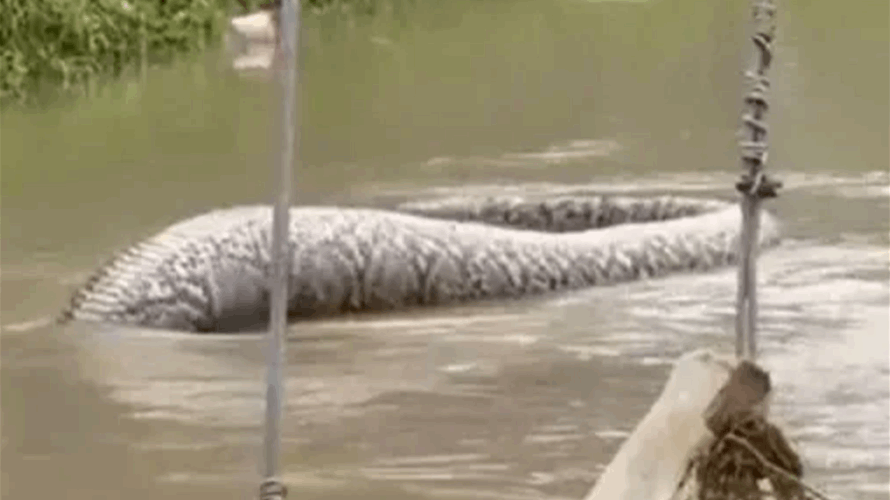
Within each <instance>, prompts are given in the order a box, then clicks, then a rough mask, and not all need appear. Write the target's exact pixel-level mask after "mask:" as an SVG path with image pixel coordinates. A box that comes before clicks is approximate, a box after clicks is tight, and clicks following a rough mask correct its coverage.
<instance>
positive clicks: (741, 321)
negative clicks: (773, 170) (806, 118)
mask: <svg viewBox="0 0 890 500" xmlns="http://www.w3.org/2000/svg"><path fill="white" fill-rule="evenodd" d="M775 12H776V8H775V6H774V5H773V3H772V0H754V5H753V12H752V16H753V18H754V35H753V37H752V39H753V41H754V45H755V47H756V48H757V51H756V53H755V61H754V67H753V68H752V69H751V70H749V71H747V72H746V74H745V76H747V77H748V79H749V80H750V81H751V84H752V85H751V88H750V89H749V90H748V92H747V93H746V94H745V108H746V109H745V112H744V114H743V116H742V121H743V122H744V124H745V127H746V132H747V134H746V137H745V139H744V140H743V141H742V142H741V144H740V145H741V150H742V153H741V156H742V166H743V168H745V169H746V171H745V172H744V173H743V174H742V176H741V179H740V180H739V182H738V183H737V184H736V189H738V190H739V192H741V193H742V206H741V210H742V231H741V236H740V238H739V239H740V241H739V275H738V295H737V297H736V324H735V329H736V357H737V358H739V359H747V360H750V361H754V359H755V358H756V356H757V343H756V333H757V241H758V235H759V232H760V208H761V204H762V202H763V199H765V198H772V197H775V196H776V191H777V189H778V188H779V187H781V184H780V183H778V182H775V181H772V180H770V179H769V178H767V177H766V175H765V174H764V173H763V167H764V166H766V160H767V141H766V136H767V127H766V122H765V119H766V112H767V108H768V104H767V99H766V94H767V91H768V90H769V79H768V78H767V76H766V72H767V70H768V69H769V66H770V63H771V62H772V57H773V53H772V42H773V37H774V34H775V25H774V17H775Z"/></svg>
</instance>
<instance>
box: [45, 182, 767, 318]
mask: <svg viewBox="0 0 890 500" xmlns="http://www.w3.org/2000/svg"><path fill="white" fill-rule="evenodd" d="M271 217H272V209H271V207H270V206H261V205H256V206H238V207H232V208H226V209H220V210H215V211H211V212H208V213H205V214H203V215H199V216H196V217H194V218H191V219H187V220H185V221H182V222H179V223H176V224H174V225H172V226H170V227H168V228H167V229H165V230H163V231H161V232H160V233H158V234H156V235H155V236H152V237H150V238H148V239H146V240H144V241H143V242H141V243H138V244H136V245H134V246H132V247H130V248H128V249H126V250H124V251H122V252H120V253H118V254H117V255H115V256H114V257H113V258H112V259H111V260H110V261H108V262H107V263H106V264H105V265H103V266H101V267H100V268H99V269H98V270H96V271H95V272H94V274H93V275H92V277H91V278H89V280H88V281H87V282H86V283H85V284H83V285H82V286H81V287H80V288H79V289H77V290H76V291H75V292H74V295H73V296H72V299H71V302H70V304H69V306H68V307H67V308H66V309H65V311H64V312H63V314H62V316H61V317H60V319H61V320H62V321H69V320H84V321H97V322H104V323H119V324H130V325H138V326H143V327H155V328H163V329H171V330H184V331H191V332H230V331H242V330H245V329H249V328H255V327H256V326H258V325H261V324H262V323H264V322H265V320H266V319H267V318H268V314H269V292H268V288H267V285H266V277H267V275H268V273H269V272H270V271H271V265H270V258H269V256H270V241H271ZM740 224H741V222H740V210H739V208H738V205H737V204H734V203H728V202H723V201H717V200H706V199H696V198H682V197H672V196H664V197H646V198H631V197H613V196H560V197H542V198H538V199H536V198H533V197H525V198H523V197H478V198H471V197H454V198H445V199H440V200H433V201H424V202H414V203H405V204H402V205H400V206H398V207H396V208H395V209H394V210H382V209H372V208H341V207H294V208H292V209H291V211H290V239H289V244H290V255H291V256H292V259H291V261H290V267H291V269H290V273H289V276H290V280H289V300H288V304H289V306H288V307H289V316H291V319H297V318H307V317H314V316H329V315H337V314H343V313H350V312H359V311H386V310H394V309H402V308H408V307H414V306H421V305H434V304H449V303H460V302H467V301H473V300H480V299H499V298H509V297H521V296H529V295H534V294H541V293H545V292H553V291H558V290H570V289H578V288H583V287H590V286H597V285H608V284H616V283H620V282H626V281H631V280H637V279H645V278H649V277H655V276H661V275H665V274H668V273H675V272H684V271H687V272H688V271H698V270H707V269H713V268H715V267H718V266H723V265H727V264H730V263H732V262H734V261H735V258H736V255H737V245H738V237H739V232H740ZM779 236H780V231H779V224H778V222H777V221H776V219H775V218H774V217H773V215H771V214H770V213H768V212H763V213H762V216H761V230H760V245H761V246H763V247H768V246H772V245H775V244H776V243H778V241H779Z"/></svg>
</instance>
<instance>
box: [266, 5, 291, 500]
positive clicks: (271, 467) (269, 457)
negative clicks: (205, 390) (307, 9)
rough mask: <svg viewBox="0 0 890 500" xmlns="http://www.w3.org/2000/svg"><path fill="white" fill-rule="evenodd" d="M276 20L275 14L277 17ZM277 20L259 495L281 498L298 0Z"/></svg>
mask: <svg viewBox="0 0 890 500" xmlns="http://www.w3.org/2000/svg"><path fill="white" fill-rule="evenodd" d="M273 18H274V16H273ZM277 20H278V23H279V26H278V29H277V32H278V37H277V44H278V47H277V53H276V59H277V61H275V67H274V71H276V72H277V74H278V81H279V84H280V90H281V133H282V137H281V152H280V155H281V156H280V163H279V164H278V165H277V169H276V170H277V175H276V177H277V179H276V180H277V182H276V184H277V186H276V187H277V193H276V195H275V206H274V209H273V213H272V252H271V256H272V276H271V280H270V288H271V292H272V293H271V296H272V297H271V307H270V313H269V335H268V373H267V377H266V422H265V424H266V425H265V437H264V441H263V456H264V459H263V477H264V481H263V483H262V484H261V486H260V499H261V500H273V499H283V498H284V497H286V496H287V490H286V488H285V487H284V485H283V484H282V483H281V482H280V480H279V478H278V475H279V459H280V455H281V416H282V406H283V402H284V363H285V361H284V347H285V335H286V330H287V295H288V294H287V284H288V276H289V274H290V272H289V271H290V252H289V251H288V250H289V248H290V244H289V234H288V233H289V230H288V227H289V225H290V221H289V210H290V189H291V171H292V169H293V167H294V152H295V149H296V147H297V137H298V135H299V131H298V129H297V127H298V124H297V109H296V108H297V83H298V80H297V66H298V65H297V55H298V54H297V47H298V39H299V30H300V26H299V23H300V1H299V0H281V2H280V5H279V11H278V16H277Z"/></svg>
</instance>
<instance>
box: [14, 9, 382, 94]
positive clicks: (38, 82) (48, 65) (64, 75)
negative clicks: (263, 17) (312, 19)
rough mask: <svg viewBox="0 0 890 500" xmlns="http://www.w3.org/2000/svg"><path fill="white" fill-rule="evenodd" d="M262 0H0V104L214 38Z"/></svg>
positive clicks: (82, 83)
mask: <svg viewBox="0 0 890 500" xmlns="http://www.w3.org/2000/svg"><path fill="white" fill-rule="evenodd" d="M265 3H268V0H244V1H240V0H0V104H6V103H10V102H16V103H20V104H21V103H28V102H31V101H34V100H35V98H36V96H37V95H38V94H39V93H40V89H43V88H48V89H51V91H52V93H57V92H55V91H56V90H58V89H61V90H62V91H63V92H64V93H77V92H83V91H84V90H85V89H87V88H88V87H89V85H91V84H92V83H94V82H96V81H98V80H102V79H104V78H107V77H114V76H117V75H120V74H121V73H122V72H124V71H126V70H127V69H131V68H137V67H139V66H140V65H141V64H147V65H154V64H159V63H166V62H169V61H170V60H172V59H173V58H174V57H176V56H177V55H182V54H186V53H190V52H195V51H198V50H201V49H203V48H204V47H206V46H207V45H208V44H212V43H215V42H216V41H218V40H220V38H221V31H222V30H223V29H224V27H225V23H226V19H227V18H228V17H229V16H230V15H232V14H234V13H241V12H242V11H244V10H245V8H244V7H245V6H246V7H247V10H250V11H252V10H254V9H255V8H257V7H259V6H261V5H263V4H265ZM376 3H377V0H303V9H304V11H305V12H306V13H308V14H313V15H322V14H326V13H336V14H338V15H339V14H346V15H354V14H358V15H363V14H371V13H373V12H374V10H375V6H376Z"/></svg>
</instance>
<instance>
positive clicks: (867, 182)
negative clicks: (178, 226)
mask: <svg viewBox="0 0 890 500" xmlns="http://www.w3.org/2000/svg"><path fill="white" fill-rule="evenodd" d="M392 4H395V2H393V3H392ZM415 4H416V5H414V6H413V7H410V8H408V7H404V8H390V7H386V8H383V9H382V10H381V11H380V12H378V13H377V14H375V15H374V16H372V17H370V18H367V19H356V20H353V21H351V22H346V21H342V20H340V21H338V20H336V19H332V18H329V17H326V18H310V19H307V20H306V23H305V25H304V27H305V33H304V38H303V47H304V50H303V54H302V55H303V61H302V64H303V69H304V75H305V81H304V85H303V88H302V101H301V106H302V120H303V123H304V132H303V137H302V148H301V151H300V158H301V163H300V166H299V169H298V170H297V173H296V175H295V189H296V193H295V198H296V200H297V203H299V204H337V205H368V206H391V205H392V204H393V203H395V202H398V201H403V200H413V199H424V198H429V197H433V196H439V195H443V194H445V195H448V194H458V193H460V194H473V193H478V194H480V195H481V194H489V193H500V194H503V193H522V192H535V193H540V192H544V193H566V192H598V193H631V194H643V195H647V194H653V193H657V194H683V195H688V196H704V197H719V198H726V199H735V198H734V193H733V191H732V184H733V182H734V180H735V179H736V177H737V175H738V161H737V150H736V146H735V141H736V137H735V133H736V129H737V128H738V124H739V115H740V110H741V94H742V77H741V74H740V73H741V69H742V67H743V65H744V63H745V61H746V60H747V57H748V56H749V55H750V53H751V44H750V42H748V41H747V39H746V38H745V30H746V29H747V28H748V26H749V25H748V21H749V18H748V8H747V3H746V2H696V1H692V0H662V1H654V0H653V1H650V2H646V1H633V2H630V1H623V2H622V1H614V2H595V1H581V0H555V1H547V2H543V1H541V2H532V1H518V0H510V1H473V2H470V1H465V0H454V1H449V2H415ZM778 4H779V9H780V10H779V40H778V47H777V52H776V61H775V64H774V66H773V67H772V69H771V72H770V75H771V76H772V77H773V82H772V83H773V88H772V94H771V104H772V106H771V108H770V115H769V117H768V121H769V124H770V126H771V134H770V141H771V143H770V146H771V154H770V166H769V168H770V169H772V170H773V171H774V172H775V174H776V175H777V176H778V177H779V178H781V179H782V180H783V181H784V183H785V189H783V190H782V191H781V196H780V197H779V198H778V199H776V200H773V201H770V202H769V203H768V208H769V209H770V210H772V211H774V212H775V213H776V214H777V215H778V216H779V218H780V219H781V220H782V221H783V224H784V226H785V228H784V231H785V234H786V236H787V237H786V239H785V241H784V243H783V245H782V246H780V247H779V248H776V249H773V250H770V251H768V252H766V253H765V254H764V255H762V256H761V257H760V259H759V261H758V266H759V268H758V269H759V273H760V274H759V277H760V283H761V287H760V289H759V293H760V307H761V309H760V319H761V323H760V346H761V349H762V350H761V356H760V361H761V362H762V364H763V365H764V366H765V367H766V368H767V369H769V370H770V371H771V373H772V377H773V383H774V387H775V388H776V394H775V404H774V406H773V408H772V414H773V415H774V417H775V418H776V419H777V420H778V421H779V422H781V423H782V424H783V425H784V426H785V429H786V430H787V433H788V435H789V436H790V437H791V438H792V440H793V441H794V442H795V443H796V444H797V445H798V447H799V448H800V451H801V454H802V455H803V457H804V460H805V464H806V467H807V469H806V473H807V477H808V478H809V480H810V481H811V482H812V483H813V484H815V485H817V486H818V487H820V488H822V489H823V490H825V491H827V492H829V493H831V494H833V495H834V496H835V497H836V498H846V499H848V500H854V499H869V500H871V499H887V498H890V489H888V483H890V432H888V426H890V423H888V421H890V346H888V342H890V321H888V317H890V305H888V304H890V286H888V283H890V270H888V262H890V259H888V245H890V221H888V213H890V176H888V161H890V151H888V139H890V124H888V116H890V106H888V88H890V82H888V75H890V68H888V61H890V53H888V47H890V36H888V31H890V30H888V23H887V19H888V18H890V13H888V4H887V2H877V1H876V2H857V3H855V5H854V4H852V3H851V4H849V5H841V4H839V3H837V2H827V1H803V0H794V1H780V2H778ZM387 5H390V4H389V3H387ZM274 96H275V92H274V86H272V85H271V84H270V82H268V81H266V80H265V79H263V78H239V77H237V76H235V75H233V74H231V72H229V71H227V70H226V68H225V65H224V59H223V56H222V55H221V54H220V53H218V52H208V53H207V54H203V55H200V56H196V57H195V58H193V59H190V60H187V61H181V62H178V63H177V64H175V65H173V66H172V67H165V68H155V69H153V70H152V71H150V72H149V74H148V75H147V76H146V78H145V80H144V81H140V80H138V79H136V80H127V79H125V80H122V81H120V82H117V83H114V84H111V85H109V86H107V87H105V88H102V89H100V90H97V91H96V92H95V95H93V96H91V97H88V98H83V99H78V100H75V101H73V102H64V103H58V104H55V105H52V106H48V107H45V108H41V109H39V110H29V111H22V110H13V109H9V110H4V111H3V114H2V122H0V125H2V127H0V140H2V148H0V160H2V197H0V198H2V240H0V241H2V257H0V259H2V260H0V264H2V266H0V267H2V311H0V313H2V327H3V330H2V337H0V340H2V360H0V370H2V386H0V389H2V493H3V498H9V499H31V498H34V499H36V498H67V499H76V500H87V499H89V500H92V499H97V498H124V497H125V498H129V499H131V500H143V499H145V500H147V499H159V498H188V499H192V500H195V499H207V500H210V499H220V498H250V497H251V496H252V495H255V491H256V488H257V485H258V484H259V476H258V473H257V470H258V465H259V461H260V444H261V441H262V429H261V427H260V423H261V421H262V414H263V410H264V402H263V376H264V363H263V351H262V348H263V345H264V344H263V343H262V338H261V337H259V336H258V335H230V336H224V335H210V336H195V335H184V334H179V333H175V332H160V331H147V330H140V329H136V328H130V327H121V326H101V325H91V324H83V323H73V324H70V325H67V326H64V327H60V326H56V325H53V324H51V323H49V322H48V319H49V318H51V317H52V316H53V315H54V314H56V313H57V311H58V310H59V309H60V308H61V307H62V306H63V305H64V303H65V301H66V299H67V297H68V295H69V294H70V292H71V291H72V290H73V288H74V287H75V286H77V285H78V284H79V283H82V282H83V280H84V279H85V278H86V276H87V275H88V274H89V273H90V271H91V270H92V269H94V268H95V267H96V266H97V265H99V264H100V263H101V262H103V261H104V260H105V259H107V258H108V257H109V256H110V255H112V253H113V252H115V251H116V250H119V249H121V248H123V247H125V246H126V245H128V244H131V243H134V242H136V241H138V240H139V239H141V238H144V237H147V236H149V235H151V234H152V233H153V232H155V231H157V230H159V229H161V228H163V227H165V226H166V225H168V224H171V223H173V222H174V221H177V220H179V219H182V218H185V217H188V216H192V215H195V214H197V213H200V212H202V211H205V210H209V209H211V208H214V207H220V206H227V205H233V204H241V203H256V202H265V201H267V200H270V199H271V187H270V184H271V182H270V181H271V179H272V178H273V177H272V172H271V166H272V164H273V161H274V159H275V158H276V153H275V150H274V146H275V143H276V133H277V129H276V126H277V125H276V123H277V122H276V113H275V105H276V103H275V100H274ZM735 286H736V284H735V270H734V269H731V268H727V269H722V270H717V271H715V272H709V273H704V274H687V275H683V274H678V275H673V276H670V277H667V278H664V279H655V280H650V281H641V282H636V283H631V284H626V285H620V286H614V287H605V288H597V289H590V290H585V291H580V292H573V293H566V294H559V295H555V296H548V297H539V298H533V299H528V300H520V301H497V302H491V303H484V304H474V305H469V306H461V307H448V308H433V309H424V310H416V311H407V312H402V313H393V314H375V315H366V316H355V317H349V318H340V319H331V320H324V321H311V322H303V323H298V324H294V325H292V326H291V328H290V339H289V342H288V345H287V347H288V350H287V362H288V366H287V372H286V380H287V405H286V410H285V419H284V424H283V425H284V429H283V430H284V437H283V439H284V442H283V453H284V456H283V461H284V472H285V474H284V479H285V481H286V483H287V484H288V486H289V488H290V494H289V497H290V498H300V499H311V498H325V499H338V498H339V499H351V498H367V499H432V498H436V499H465V498H490V499H532V498H534V499H580V498H582V497H583V496H584V494H585V493H586V492H587V491H588V489H589V488H590V487H591V486H592V485H593V483H594V482H595V480H596V478H597V477H598V476H599V474H600V473H601V471H602V468H603V467H604V466H605V464H607V463H608V461H609V460H610V458H611V457H612V455H613V454H614V453H615V451H616V450H617V449H618V447H619V446H620V444H621V442H622V440H623V439H624V438H625V437H626V436H627V435H628V433H629V432H630V431H631V430H632V429H633V428H634V426H635V424H636V423H637V421H638V420H639V419H640V418H641V416H642V415H643V414H644V413H645V412H646V410H647V409H648V407H649V405H650V404H651V403H652V402H653V400H654V398H655V397H656V395H657V394H658V393H659V391H660V389H661V386H662V384H663V383H664V381H665V378H666V374H667V373H668V370H669V369H670V366H669V363H670V362H671V361H672V360H673V359H675V358H676V357H677V356H678V355H679V354H681V353H683V352H684V351H687V350H689V349H693V348H699V347H711V348H714V349H721V350H726V351H730V350H731V349H732V346H733V340H732V325H733V316H734V298H735Z"/></svg>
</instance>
